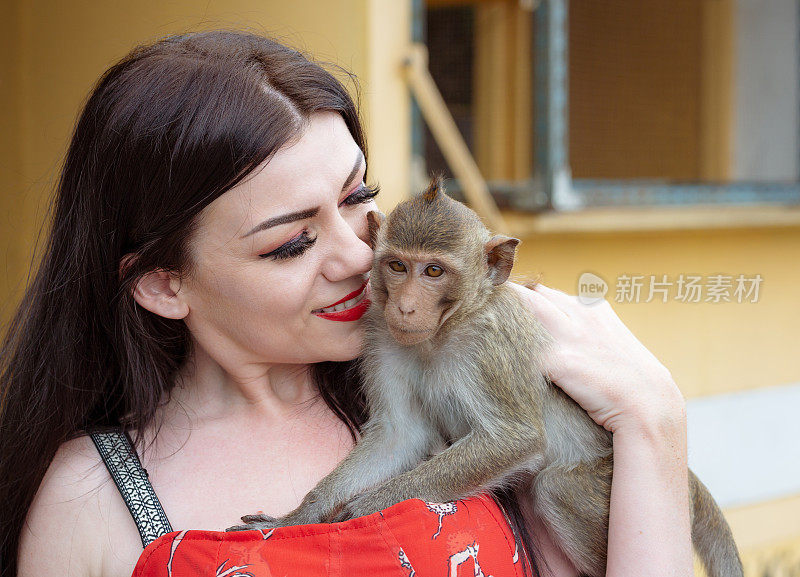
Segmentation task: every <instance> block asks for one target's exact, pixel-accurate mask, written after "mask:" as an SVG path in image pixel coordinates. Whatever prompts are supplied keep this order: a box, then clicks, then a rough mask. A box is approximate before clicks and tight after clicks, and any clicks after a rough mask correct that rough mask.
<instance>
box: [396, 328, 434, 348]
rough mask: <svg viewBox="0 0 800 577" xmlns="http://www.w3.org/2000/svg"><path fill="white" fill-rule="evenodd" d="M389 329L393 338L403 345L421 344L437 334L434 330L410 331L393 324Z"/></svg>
mask: <svg viewBox="0 0 800 577" xmlns="http://www.w3.org/2000/svg"><path fill="white" fill-rule="evenodd" d="M388 328H389V333H390V334H391V335H392V338H393V339H394V340H396V341H397V342H398V343H400V344H402V345H416V344H419V343H421V342H423V341H426V340H428V338H429V337H430V336H431V335H433V334H434V333H435V332H436V331H435V330H434V329H410V328H404V327H398V326H397V325H391V324H390V325H388Z"/></svg>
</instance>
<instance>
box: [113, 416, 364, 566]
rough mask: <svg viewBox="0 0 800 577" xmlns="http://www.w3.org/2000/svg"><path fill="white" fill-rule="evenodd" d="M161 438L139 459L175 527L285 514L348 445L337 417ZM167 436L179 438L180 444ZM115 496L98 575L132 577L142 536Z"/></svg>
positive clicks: (219, 525)
mask: <svg viewBox="0 0 800 577" xmlns="http://www.w3.org/2000/svg"><path fill="white" fill-rule="evenodd" d="M164 436H165V438H164V439H160V440H159V444H158V446H157V447H155V450H153V451H151V452H145V453H144V454H143V455H142V462H143V465H144V467H145V468H146V469H147V471H148V476H149V478H150V481H151V484H152V485H153V488H154V490H155V493H156V495H157V496H158V498H159V500H160V502H161V505H162V507H163V508H164V511H165V513H166V515H167V517H168V518H169V520H170V523H171V525H172V528H173V529H174V530H183V529H205V530H212V531H224V530H225V528H227V527H230V526H231V525H235V524H240V523H241V521H240V517H241V516H242V515H245V514H251V513H255V512H258V511H264V512H268V513H270V514H274V515H280V514H283V513H286V512H288V511H290V510H291V509H293V508H294V507H296V506H297V505H298V504H299V503H300V501H301V500H302V498H303V497H304V496H305V494H306V493H307V492H308V491H309V490H310V489H311V488H313V487H314V485H316V483H317V482H318V481H319V480H320V479H322V477H324V476H325V475H326V474H327V473H329V472H330V471H331V470H332V469H333V468H334V467H335V466H336V465H337V464H338V463H339V461H340V460H341V459H343V458H344V457H345V456H346V455H347V453H348V452H349V451H350V449H351V448H352V445H353V442H352V439H351V437H350V434H349V432H348V431H347V429H346V427H344V425H340V424H337V423H335V422H321V423H320V422H316V423H299V422H294V423H293V422H290V421H289V422H287V423H286V424H285V426H283V427H277V428H274V429H270V428H262V429H259V430H250V431H249V433H248V434H245V431H243V430H241V429H237V428H236V427H235V426H229V427H227V428H226V432H225V433H224V434H220V432H219V431H214V430H195V431H192V433H191V434H190V435H187V436H185V437H184V438H180V436H179V435H178V436H175V438H174V439H171V438H170V435H168V434H167V435H164ZM172 442H179V450H175V447H170V445H171V443H172ZM115 497H116V501H115V502H114V506H113V510H114V519H115V522H111V521H110V522H109V527H114V528H120V530H119V531H114V532H111V531H109V532H108V537H107V539H106V543H105V544H104V547H103V549H104V555H103V575H104V576H113V577H118V576H119V577H123V576H124V577H129V576H130V575H131V572H132V571H133V568H134V566H135V565H136V562H137V560H138V558H139V556H140V555H141V553H142V547H141V540H140V538H139V534H138V532H137V530H136V527H135V525H134V523H133V520H132V518H131V516H130V513H129V512H128V510H127V509H126V507H125V505H124V503H123V501H122V498H121V497H120V496H119V495H116V496H115Z"/></svg>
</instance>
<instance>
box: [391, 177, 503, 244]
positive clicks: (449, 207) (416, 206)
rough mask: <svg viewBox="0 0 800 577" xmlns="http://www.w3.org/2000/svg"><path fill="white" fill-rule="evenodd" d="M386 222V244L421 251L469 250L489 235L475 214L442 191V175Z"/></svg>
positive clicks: (397, 210) (403, 204)
mask: <svg viewBox="0 0 800 577" xmlns="http://www.w3.org/2000/svg"><path fill="white" fill-rule="evenodd" d="M386 225H387V233H386V234H387V236H386V241H387V242H388V243H389V244H391V245H393V246H398V247H403V248H406V249H410V250H417V251H420V252H430V253H442V252H446V253H461V252H465V251H464V249H468V250H469V251H470V252H471V251H472V250H474V249H475V247H477V246H479V244H481V243H482V242H484V241H485V239H487V238H488V237H489V231H488V230H486V227H485V226H484V225H483V223H482V222H481V220H480V218H478V215H477V214H475V213H474V212H473V211H472V210H470V209H469V208H467V207H466V206H465V205H463V204H462V203H460V202H458V201H456V200H453V199H452V198H450V197H449V196H447V194H445V192H444V182H443V179H442V178H441V177H438V178H434V179H433V180H432V181H431V184H430V185H429V186H428V188H427V189H426V190H425V192H423V193H422V194H420V195H418V196H416V197H414V198H412V199H410V200H407V201H405V202H403V203H401V204H399V205H398V206H397V208H395V209H394V211H392V213H391V214H390V215H389V217H388V220H387V222H386ZM465 244H468V245H469V246H465Z"/></svg>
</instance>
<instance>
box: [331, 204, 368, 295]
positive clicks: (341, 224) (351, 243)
mask: <svg viewBox="0 0 800 577" xmlns="http://www.w3.org/2000/svg"><path fill="white" fill-rule="evenodd" d="M363 218H364V221H365V223H364V227H366V215H364V216H363ZM359 230H360V229H359ZM331 242H332V245H331V248H330V252H331V254H330V256H329V258H327V259H326V261H325V263H324V265H323V273H322V274H323V275H324V276H325V278H327V279H328V280H329V281H331V282H336V281H340V280H344V279H346V278H350V277H352V276H355V275H359V274H364V273H365V272H367V271H368V270H369V269H370V268H372V249H371V248H369V245H368V244H367V243H366V242H365V240H364V239H361V238H360V235H359V234H358V233H357V231H356V230H354V227H352V226H351V225H350V224H349V223H348V222H347V221H345V220H344V219H342V218H339V219H337V224H336V226H335V230H334V231H332V235H331Z"/></svg>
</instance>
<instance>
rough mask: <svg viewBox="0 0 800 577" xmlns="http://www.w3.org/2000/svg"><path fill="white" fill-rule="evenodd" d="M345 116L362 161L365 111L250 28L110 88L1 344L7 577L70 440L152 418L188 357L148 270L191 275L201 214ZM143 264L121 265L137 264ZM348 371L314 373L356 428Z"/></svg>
mask: <svg viewBox="0 0 800 577" xmlns="http://www.w3.org/2000/svg"><path fill="white" fill-rule="evenodd" d="M323 110H326V111H335V112H338V113H339V114H340V115H341V116H342V118H343V119H344V121H345V123H346V125H347V127H348V129H349V130H350V133H351V135H352V137H353V139H354V140H355V142H356V143H357V144H358V146H359V147H360V148H361V150H362V151H364V153H365V154H366V143H365V140H364V133H363V130H362V127H361V124H360V121H359V117H358V112H357V108H356V105H355V103H354V102H353V100H352V98H351V97H350V95H349V94H348V92H347V90H346V89H345V87H344V86H343V85H342V83H341V82H340V81H339V80H337V79H336V78H335V77H334V76H333V75H332V74H331V73H329V72H328V71H326V70H325V69H324V68H322V67H321V66H320V65H318V64H316V63H314V62H311V61H310V60H308V59H307V58H306V57H304V56H303V55H302V54H300V53H299V52H297V51H295V50H292V49H289V48H287V47H285V46H283V45H281V44H279V43H277V42H275V41H272V40H269V39H266V38H262V37H258V36H254V35H250V34H245V33H238V32H206V33H197V34H189V35H184V36H175V37H169V38H166V39H164V40H161V41H159V42H157V43H155V44H153V45H150V46H143V47H139V48H136V49H135V50H133V51H132V52H131V53H130V54H129V55H128V56H126V57H125V58H124V59H123V60H122V61H120V62H119V63H117V64H115V65H114V66H112V67H111V68H110V69H109V70H108V71H107V72H106V73H105V74H104V75H103V76H102V77H101V78H100V80H99V81H98V83H97V85H96V86H95V88H94V90H93V92H92V94H91V95H90V97H89V99H88V101H87V103H86V105H85V108H84V110H83V113H82V114H81V116H80V118H79V120H78V122H77V125H76V127H75V130H74V134H73V136H72V140H71V143H70V146H69V150H68V152H67V155H66V159H65V162H64V166H63V169H62V173H61V178H60V181H59V183H58V187H57V190H56V194H55V199H54V203H53V207H52V214H51V220H52V222H51V228H50V232H49V236H48V237H47V240H46V244H45V245H44V247H43V253H42V260H41V264H40V266H39V268H38V270H37V271H36V273H35V275H34V277H33V280H32V281H31V282H30V284H29V286H28V288H27V290H26V292H25V294H24V297H23V299H22V302H21V304H20V306H19V308H18V310H17V311H16V314H15V316H14V317H13V319H12V321H11V322H10V324H9V326H8V328H7V332H6V336H5V339H4V341H3V344H2V349H0V503H1V504H2V505H0V509H2V513H1V514H0V575H2V577H12V576H14V575H16V557H17V549H18V545H19V538H20V532H21V529H22V525H23V522H24V519H25V516H26V514H27V511H28V509H29V508H30V505H31V503H32V501H33V497H34V495H35V493H36V490H37V488H38V486H39V484H40V483H41V481H42V478H43V477H44V473H45V471H46V470H47V467H48V465H49V463H50V461H51V460H52V459H53V456H54V455H55V452H56V450H57V448H58V447H59V445H61V444H62V443H63V442H65V441H67V440H69V439H71V438H74V437H76V436H79V435H81V434H83V433H84V432H86V431H88V430H91V429H95V428H101V427H107V426H120V425H122V426H124V427H126V428H131V429H136V430H137V432H139V434H141V431H143V430H144V429H145V427H146V426H147V425H149V424H151V423H152V422H153V419H154V416H155V414H156V410H157V408H158V406H159V403H160V402H162V400H163V399H164V398H165V395H168V394H169V391H170V389H171V388H172V386H173V384H174V379H175V376H176V372H177V370H178V369H179V367H180V366H181V365H182V364H183V362H184V361H185V360H186V358H187V356H188V355H189V353H190V352H191V350H190V339H189V333H188V329H187V328H186V325H185V324H184V322H183V321H182V320H172V319H166V318H163V317H160V316H158V315H155V314H152V313H150V312H149V311H147V310H145V309H143V308H141V307H139V306H138V305H137V304H136V302H135V301H134V299H133V296H132V288H133V287H134V286H135V284H136V282H137V281H138V280H139V279H140V278H141V277H142V275H143V274H145V273H147V272H149V271H152V270H155V269H165V270H170V271H175V272H177V273H179V274H186V273H190V272H191V266H192V262H191V259H190V257H189V255H190V252H189V250H188V242H189V239H190V237H191V235H192V233H193V232H194V224H195V223H196V222H197V218H196V217H197V216H198V213H200V211H201V210H202V209H203V208H204V207H206V206H207V205H208V204H209V203H211V202H212V201H213V200H214V199H216V198H217V197H219V196H220V195H221V194H223V193H224V192H225V191H227V190H228V189H230V188H231V187H233V186H234V185H236V184H237V183H238V182H240V181H241V180H242V179H243V178H244V177H245V176H246V175H248V174H249V173H250V172H251V171H253V170H254V169H255V168H256V167H257V166H259V165H260V164H261V163H262V162H263V161H264V160H265V159H267V158H269V157H270V155H272V154H274V153H275V152H276V151H277V150H278V149H279V148H280V147H281V146H282V145H284V144H286V143H287V142H289V141H290V140H291V139H293V138H296V137H297V136H298V135H299V134H300V132H301V131H302V129H303V127H304V122H305V121H306V120H307V119H308V117H309V116H310V115H311V114H312V113H313V112H316V111H323ZM128 254H132V255H135V258H132V259H129V260H127V261H126V262H129V263H130V266H126V267H123V269H122V272H120V262H121V260H122V259H123V257H124V256H125V255H128ZM349 368H350V367H349V363H323V364H320V365H318V366H315V367H314V368H313V369H312V371H313V373H314V380H315V382H316V384H317V385H318V387H319V390H320V393H321V396H322V397H323V399H324V400H325V401H326V402H327V404H328V405H329V406H330V407H331V409H332V410H334V412H335V413H336V414H337V415H338V416H339V417H340V418H341V419H342V420H344V421H345V422H346V423H347V424H348V426H349V427H350V429H351V432H354V431H355V430H357V428H358V427H360V425H361V424H362V423H363V421H364V419H365V411H364V403H363V398H362V397H361V394H360V389H359V387H358V386H357V380H356V377H355V376H354V374H353V373H352V371H350V370H349Z"/></svg>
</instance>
